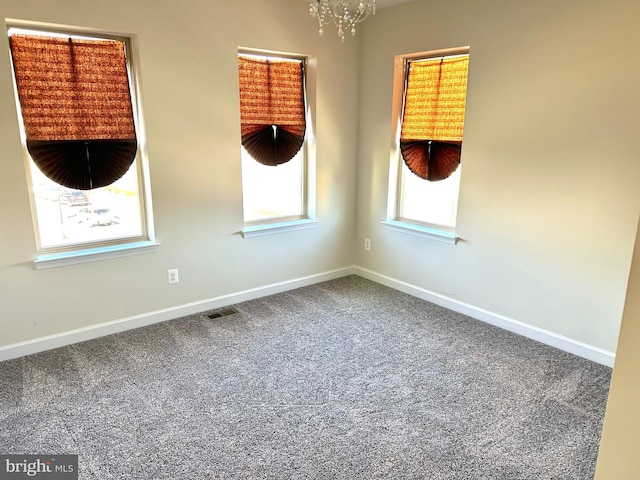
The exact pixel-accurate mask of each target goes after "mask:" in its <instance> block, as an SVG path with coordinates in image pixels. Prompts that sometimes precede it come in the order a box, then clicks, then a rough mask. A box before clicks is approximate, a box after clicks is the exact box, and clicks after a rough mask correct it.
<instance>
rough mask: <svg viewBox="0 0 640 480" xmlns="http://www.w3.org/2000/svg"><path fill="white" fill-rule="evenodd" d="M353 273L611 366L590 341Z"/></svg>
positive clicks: (377, 276)
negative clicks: (572, 337) (585, 341)
mask: <svg viewBox="0 0 640 480" xmlns="http://www.w3.org/2000/svg"><path fill="white" fill-rule="evenodd" d="M353 273H354V274H356V275H359V276H361V277H364V278H367V279H369V280H372V281H374V282H377V283H380V284H382V285H386V286H387V287H391V288H393V289H395V290H399V291H401V292H404V293H408V294H409V295H413V296H414V297H418V298H422V299H423V300H427V301H428V302H431V303H435V304H436V305H440V306H441V307H445V308H448V309H449V310H453V311H454V312H458V313H462V314H464V315H467V316H469V317H471V318H475V319H476V320H480V321H482V322H485V323H488V324H491V325H494V326H496V327H499V328H502V329H504V330H508V331H510V332H513V333H516V334H518V335H522V336H523V337H527V338H530V339H532V340H536V341H538V342H540V343H544V344H545V345H549V346H551V347H555V348H558V349H560V350H563V351H565V352H568V353H571V354H573V355H577V356H579V357H583V358H586V359H587V360H591V361H592V362H596V363H599V364H601V365H605V366H607V367H613V362H614V359H615V353H613V352H609V351H607V350H604V349H602V348H598V347H594V346H593V345H588V344H586V343H583V342H579V341H577V340H573V339H571V338H569V337H565V336H563V335H559V334H557V333H554V332H550V331H548V330H544V329H542V328H538V327H536V326H533V325H529V324H526V323H523V322H520V321H518V320H514V319H512V318H508V317H505V316H503V315H500V314H497V313H493V312H489V311H488V310H484V309H482V308H479V307H476V306H474V305H470V304H468V303H464V302H460V301H459V300H454V299H452V298H450V297H446V296H444V295H440V294H439V293H435V292H431V291H429V290H425V289H424V288H420V287H416V286H415V285H411V284H409V283H406V282H402V281H400V280H396V279H394V278H391V277H387V276H385V275H380V274H379V273H376V272H373V271H371V270H367V269H365V268H361V267H357V266H356V267H354V268H353Z"/></svg>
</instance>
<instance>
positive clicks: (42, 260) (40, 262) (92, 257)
mask: <svg viewBox="0 0 640 480" xmlns="http://www.w3.org/2000/svg"><path fill="white" fill-rule="evenodd" d="M158 248H160V243H157V242H152V241H145V242H135V243H127V244H123V245H109V246H106V247H97V248H88V249H86V250H75V251H73V252H61V253H50V254H46V255H40V256H38V258H36V259H35V260H34V261H33V263H34V264H35V266H36V269H37V270H42V269H44V268H54V267H64V266H67V265H76V264H79V263H87V262H96V261H98V260H106V259H109V258H119V257H130V256H132V255H142V254H144V253H153V252H156V251H157V250H158Z"/></svg>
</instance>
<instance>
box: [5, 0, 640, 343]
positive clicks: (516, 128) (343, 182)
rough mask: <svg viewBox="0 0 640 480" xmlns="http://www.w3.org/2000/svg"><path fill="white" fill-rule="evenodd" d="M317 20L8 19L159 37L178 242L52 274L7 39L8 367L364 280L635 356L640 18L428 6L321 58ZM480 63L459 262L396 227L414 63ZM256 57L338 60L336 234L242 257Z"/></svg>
mask: <svg viewBox="0 0 640 480" xmlns="http://www.w3.org/2000/svg"><path fill="white" fill-rule="evenodd" d="M307 9H308V7H307V5H306V4H305V3H304V2H301V1H297V0H277V1H276V0H201V1H200V0H185V1H181V2H176V1H168V0H136V1H134V2H131V1H127V0H110V1H108V2H107V1H103V0H94V1H91V2H87V1H80V0H48V1H47V2H42V1H39V0H5V1H3V2H2V3H0V17H1V18H16V19H21V20H33V21H41V22H51V23H59V24H68V25H76V26H84V27H88V28H97V29H102V30H110V31H114V32H120V33H130V34H134V35H136V36H137V41H138V43H139V54H140V64H141V72H140V73H141V76H142V84H141V87H142V103H143V107H144V114H145V119H146V127H147V128H146V131H147V139H148V154H149V161H150V166H151V185H152V194H153V202H154V214H155V224H156V231H157V237H158V240H159V241H160V242H162V246H161V247H160V250H159V252H157V253H154V254H148V255H141V256H136V257H127V258H120V259H114V260H105V261H101V262H95V263H87V264H82V265H75V266H68V267H62V268H54V269H49V270H39V271H36V270H35V269H34V267H33V264H32V260H33V259H34V256H35V242H34V238H33V231H32V223H31V212H30V208H29V194H28V187H27V183H26V180H25V172H24V162H23V157H22V150H21V147H20V140H19V133H18V124H17V121H16V112H15V107H14V98H13V89H12V85H11V72H10V67H9V49H8V43H7V40H6V38H5V37H3V36H0V105H2V107H3V108H1V109H0V162H1V165H2V167H1V168H2V170H1V171H2V175H0V225H2V229H1V231H0V232H1V233H0V238H1V240H0V247H1V248H0V303H1V305H2V318H1V319H0V346H2V345H11V344H14V343H16V342H21V341H25V340H29V339H35V338H39V337H42V336H45V335H50V334H55V333H61V332H65V331H69V330H72V329H78V328H83V327H90V326H91V325H95V324H98V323H100V322H108V321H113V320H118V319H122V318H126V317H129V316H133V315H143V314H146V313H148V312H153V311H158V310H162V309H166V308H172V307H177V306H180V305H185V304H188V303H190V302H197V301H201V300H206V299H210V298H215V297H219V296H222V295H227V294H233V293H235V292H239V291H243V290H247V289H252V288H256V287H260V286H264V285H269V284H273V283H276V282H283V281H287V280H291V279H296V278H301V277H304V276H308V275H316V274H320V273H322V272H327V271H331V270H334V269H339V268H345V267H349V266H350V265H353V264H356V265H359V266H361V267H364V268H366V269H370V270H373V271H375V272H377V273H379V274H381V275H386V276H389V277H392V278H395V279H398V280H400V281H403V282H408V283H410V284H412V285H415V286H417V287H420V288H423V289H427V290H431V291H433V292H436V293H440V294H443V295H446V296H448V297H450V298H452V299H454V300H459V301H462V302H467V303H469V304H471V305H475V306H477V307H479V308H483V309H486V310H489V311H491V312H495V313H497V314H501V315H505V316H508V317H510V318H513V319H515V320H518V321H521V322H525V323H527V324H530V325H533V326H538V327H541V328H544V329H547V330H550V331H552V332H556V333H558V334H561V335H566V336H567V337H570V338H572V339H574V340H578V341H582V342H585V343H587V344H590V345H594V346H596V347H601V348H603V349H606V350H610V351H613V350H615V347H616V339H617V334H618V328H619V324H620V319H621V315H622V308H623V304H624V295H625V291H626V282H627V278H628V273H629V267H630V261H631V254H632V248H633V244H634V234H635V226H636V220H637V214H638V205H639V203H640V202H639V201H640V189H638V188H637V186H638V184H639V182H638V180H639V177H640V164H639V162H638V160H639V158H640V136H639V135H638V132H639V131H640V128H639V127H640V94H639V93H638V80H637V79H638V78H640V62H639V61H638V56H637V54H636V49H637V47H638V45H640V33H638V32H640V30H639V29H637V24H638V20H639V19H640V7H639V6H638V3H637V2H630V1H618V0H614V1H610V0H592V1H590V0H583V1H580V2H578V1H573V0H535V1H533V0H522V1H512V0H491V1H471V0H446V1H440V0H433V1H428V0H424V1H423V0H416V1H414V2H410V3H407V4H404V5H399V6H397V7H393V8H389V9H383V10H380V11H379V12H378V13H377V14H376V16H375V17H372V18H369V19H367V21H366V22H365V23H364V24H362V25H361V26H360V28H359V32H358V36H357V37H356V39H353V38H350V37H349V38H347V39H346V41H345V43H344V44H341V43H340V42H339V40H338V39H337V38H336V36H335V35H334V31H333V30H332V29H327V34H326V35H325V36H324V37H323V38H321V39H320V38H318V36H317V33H316V27H315V25H314V23H313V20H312V19H310V18H309V17H308V13H307ZM463 45H469V46H470V47H471V60H470V71H469V93H468V109H467V121H466V130H465V142H464V153H463V174H462V189H461V199H460V209H459V221H458V224H459V228H458V231H459V234H460V236H461V237H462V242H460V243H459V244H458V245H455V246H452V245H447V244H443V243H437V242H433V241H429V240H425V239H421V238H418V237H413V236H409V235H406V234H403V233H399V232H394V231H390V230H387V229H385V227H384V226H382V225H381V224H380V221H381V220H383V219H384V218H385V213H386V198H387V177H388V164H389V145H390V131H391V124H390V122H391V93H392V70H393V57H394V55H398V54H404V53H411V52H416V51H424V50H431V49H439V48H447V47H456V46H463ZM238 46H243V47H254V48H264V49H271V50H279V51H291V52H297V53H303V54H308V55H312V56H316V57H317V60H318V84H317V117H316V123H317V146H318V151H317V159H318V181H317V191H318V205H317V206H318V209H317V210H318V219H319V220H320V222H321V223H320V226H319V227H318V228H316V229H310V230H301V231H296V232H290V233H286V234H279V235H272V236H266V237H258V238H251V239H246V240H245V239H242V238H241V237H240V236H239V235H237V232H238V231H239V230H240V229H241V227H242V192H241V181H240V159H239V136H240V132H239V113H238V100H237V71H236V58H235V53H236V49H237V47H238ZM356 174H357V175H356ZM356 200H357V212H356ZM356 213H357V215H356ZM364 237H368V238H371V239H372V251H371V252H364V251H363V250H362V238H364ZM168 268H179V269H180V283H179V284H178V285H172V286H170V285H168V284H167V281H166V270H167V269H168Z"/></svg>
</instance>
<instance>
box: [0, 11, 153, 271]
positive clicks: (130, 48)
mask: <svg viewBox="0 0 640 480" xmlns="http://www.w3.org/2000/svg"><path fill="white" fill-rule="evenodd" d="M6 28H7V35H9V33H10V32H11V31H14V30H15V31H18V32H20V33H28V34H35V35H37V34H44V35H73V36H77V37H85V38H96V39H109V40H118V41H122V42H124V44H125V48H126V57H127V73H128V76H129V85H130V90H131V105H132V107H133V117H134V124H135V129H136V137H137V142H138V146H137V152H136V158H135V168H136V169H137V176H138V196H139V204H140V216H141V218H140V220H141V230H142V232H141V235H139V236H134V237H121V238H114V239H106V240H97V241H91V242H78V243H70V244H67V245H64V246H56V247H42V246H41V244H40V232H39V225H38V215H37V210H36V199H35V194H34V191H33V179H32V173H31V169H32V168H37V167H35V166H33V167H32V165H31V163H32V162H33V160H31V156H30V155H29V152H28V150H27V142H26V135H25V129H24V125H23V120H22V114H21V112H20V108H21V107H20V102H19V100H18V94H17V87H16V84H15V75H12V76H13V84H14V93H15V101H16V110H17V116H18V124H19V127H20V128H19V130H20V140H21V144H22V150H23V153H24V162H25V163H24V166H25V175H26V181H27V185H28V188H29V201H30V206H31V217H32V222H33V228H34V236H35V241H36V258H35V259H34V265H35V267H36V269H44V268H52V267H58V266H66V265H74V264H79V263H85V262H92V261H97V260H104V259H109V258H117V257H124V256H131V255H138V254H144V253H152V252H155V251H157V250H158V248H159V246H160V244H159V243H158V242H156V239H155V229H154V222H153V206H152V201H151V185H150V180H149V160H148V156H147V150H146V144H147V142H146V136H145V128H144V117H143V114H142V105H141V102H140V97H141V95H140V76H139V71H140V65H139V61H138V55H137V53H138V48H137V43H136V37H135V36H134V35H126V34H125V35H123V34H113V33H111V32H104V31H101V30H96V29H91V28H82V27H75V26H67V25H56V24H49V23H39V22H27V21H21V20H14V19H8V20H7V22H6ZM11 70H12V73H13V64H12V65H11Z"/></svg>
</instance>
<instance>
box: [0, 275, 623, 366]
mask: <svg viewBox="0 0 640 480" xmlns="http://www.w3.org/2000/svg"><path fill="white" fill-rule="evenodd" d="M351 274H355V275H359V276H361V277H364V278H367V279H369V280H372V281H374V282H377V283H380V284H382V285H386V286H388V287H391V288H393V289H396V290H399V291H401V292H404V293H408V294H409V295H413V296H415V297H418V298H422V299H423V300H426V301H428V302H431V303H434V304H436V305H440V306H442V307H445V308H448V309H449V310H453V311H455V312H458V313H462V314H464V315H467V316H469V317H471V318H474V319H476V320H480V321H482V322H485V323H488V324H491V325H494V326H496V327H499V328H502V329H504V330H508V331H510V332H513V333H516V334H518V335H522V336H524V337H527V338H530V339H532V340H536V341H538V342H541V343H544V344H546V345H549V346H552V347H555V348H558V349H560V350H563V351H565V352H568V353H571V354H573V355H577V356H579V357H583V358H586V359H588V360H591V361H593V362H596V363H600V364H602V365H606V366H608V367H613V362H614V359H615V354H614V353H613V352H609V351H607V350H604V349H601V348H598V347H594V346H592V345H588V344H586V343H582V342H579V341H577V340H573V339H571V338H568V337H565V336H562V335H559V334H557V333H554V332H550V331H548V330H544V329H542V328H538V327H535V326H533V325H528V324H526V323H523V322H520V321H518V320H514V319H511V318H508V317H505V316H503V315H500V314H497V313H493V312H489V311H488V310H484V309H482V308H479V307H476V306H474V305H470V304H468V303H464V302H460V301H458V300H454V299H452V298H449V297H446V296H444V295H440V294H438V293H435V292H431V291H429V290H425V289H423V288H420V287H416V286H415V285H411V284H409V283H406V282H403V281H400V280H396V279H394V278H391V277H387V276H385V275H380V274H379V273H376V272H373V271H371V270H367V269H365V268H361V267H358V266H353V267H346V268H340V269H337V270H331V271H328V272H323V273H319V274H315V275H309V276H306V277H301V278H297V279H293V280H287V281H284V282H278V283H274V284H271V285H265V286H262V287H257V288H252V289H249V290H243V291H240V292H235V293H230V294H227V295H222V296H219V297H214V298H210V299H207V300H201V301H198V302H192V303H188V304H185V305H179V306H177V307H171V308H165V309H162V310H156V311H154V312H149V313H143V314H141V315H134V316H131V317H126V318H122V319H118V320H113V321H110V322H105V323H100V324H97V325H91V326H88V327H83V328H79V329H76V330H70V331H68V332H62V333H58V334H55V335H49V336H46V337H40V338H35V339H33V340H27V341H25V342H20V343H14V344H11V345H5V346H1V347H0V361H4V360H10V359H12V358H18V357H23V356H25V355H31V354H34V353H38V352H43V351H46V350H51V349H53V348H58V347H64V346H67V345H71V344H74V343H78V342H84V341H86V340H93V339H95V338H99V337H103V336H105V335H111V334H113V333H118V332H124V331H126V330H131V329H134V328H140V327H145V326H147V325H152V324H154V323H159V322H164V321H167V320H172V319H174V318H179V317H184V316H186V315H193V314H196V313H199V312H205V311H208V310H215V309H219V308H223V307H226V306H229V305H233V304H235V303H240V302H244V301H247V300H253V299H256V298H260V297H265V296H267V295H273V294H275V293H281V292H285V291H287V290H293V289H295V288H300V287H305V286H307V285H313V284H315V283H320V282H324V281H327V280H333V279H335V278H340V277H344V276H347V275H351Z"/></svg>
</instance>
